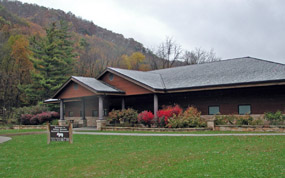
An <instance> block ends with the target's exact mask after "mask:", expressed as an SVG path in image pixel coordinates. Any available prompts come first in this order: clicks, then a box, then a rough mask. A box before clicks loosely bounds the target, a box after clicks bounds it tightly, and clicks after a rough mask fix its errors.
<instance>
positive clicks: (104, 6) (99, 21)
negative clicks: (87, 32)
mask: <svg viewBox="0 0 285 178" xmlns="http://www.w3.org/2000/svg"><path fill="white" fill-rule="evenodd" d="M21 1H22V2H28V3H36V4H38V5H42V6H45V7H50V8H54V9H61V10H63V11H65V12H68V11H71V12H72V13H73V14H75V15H76V16H80V17H82V18H84V19H86V20H90V21H93V22H94V23H95V24H96V25H98V26H101V27H103V28H106V29H108V30H111V31H113V32H116V33H120V34H123V35H124V36H125V37H127V38H134V39H135V40H137V41H139V42H141V43H142V44H144V46H145V47H147V48H153V47H155V46H157V45H158V44H159V43H161V42H162V41H164V39H165V37H166V36H169V37H172V38H173V39H175V41H176V42H177V43H179V44H180V45H181V46H182V47H183V48H184V49H187V50H192V49H194V48H196V47H200V48H203V49H206V50H210V49H211V48H213V49H214V50H215V52H216V54H217V56H219V57H222V59H229V58H236V57H244V56H252V57H257V58H262V59H267V60H271V61H276V62H281V63H285V38H284V37H285V1H284V0H21Z"/></svg>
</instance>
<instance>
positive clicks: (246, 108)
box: [238, 105, 251, 115]
mask: <svg viewBox="0 0 285 178" xmlns="http://www.w3.org/2000/svg"><path fill="white" fill-rule="evenodd" d="M238 114H240V115H244V114H251V106H250V105H239V106H238Z"/></svg>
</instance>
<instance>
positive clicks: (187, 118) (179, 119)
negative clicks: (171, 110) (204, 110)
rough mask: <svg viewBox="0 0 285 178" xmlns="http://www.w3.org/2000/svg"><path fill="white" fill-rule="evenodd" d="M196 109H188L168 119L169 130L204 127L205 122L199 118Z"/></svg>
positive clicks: (199, 113)
mask: <svg viewBox="0 0 285 178" xmlns="http://www.w3.org/2000/svg"><path fill="white" fill-rule="evenodd" d="M200 116H201V112H199V111H198V109H197V108H195V107H193V106H191V107H188V108H187V109H186V110H185V111H184V112H183V113H181V114H178V115H173V116H172V117H171V118H169V119H168V124H167V127H169V128H187V127H205V126H206V122H205V120H203V119H202V118H201V117H200Z"/></svg>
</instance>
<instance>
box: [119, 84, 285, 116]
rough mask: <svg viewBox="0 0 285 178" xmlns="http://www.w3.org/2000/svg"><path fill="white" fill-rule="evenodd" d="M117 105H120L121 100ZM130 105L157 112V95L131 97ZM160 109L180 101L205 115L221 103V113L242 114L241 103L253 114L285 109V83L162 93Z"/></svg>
mask: <svg viewBox="0 0 285 178" xmlns="http://www.w3.org/2000/svg"><path fill="white" fill-rule="evenodd" d="M117 103H118V106H115V107H117V108H119V107H120V105H119V102H117ZM125 104H126V106H127V107H131V108H134V109H137V110H139V111H142V110H151V111H153V95H145V96H127V97H126V99H125ZM158 104H159V109H161V108H162V106H163V105H174V104H179V105H180V106H181V107H182V108H183V109H186V108H187V107H188V106H192V105H193V106H195V107H197V108H198V110H199V111H201V112H202V114H203V115H208V107H209V106H219V107H220V113H221V114H238V106H239V105H244V104H249V105H251V112H252V114H264V112H276V111H277V110H281V111H283V112H285V86H270V87H269V86H267V87H254V88H240V89H224V90H215V91H195V92H185V93H171V94H158Z"/></svg>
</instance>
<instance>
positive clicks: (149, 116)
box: [138, 111, 154, 127]
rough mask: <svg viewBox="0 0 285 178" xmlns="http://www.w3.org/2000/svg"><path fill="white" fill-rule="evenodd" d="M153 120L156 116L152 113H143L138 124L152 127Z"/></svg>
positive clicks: (139, 116)
mask: <svg viewBox="0 0 285 178" xmlns="http://www.w3.org/2000/svg"><path fill="white" fill-rule="evenodd" d="M153 118H154V115H153V113H152V112H150V111H143V112H141V113H140V114H139V115H138V122H139V123H142V124H144V125H146V126H148V127H150V126H151V124H152V123H153Z"/></svg>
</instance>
